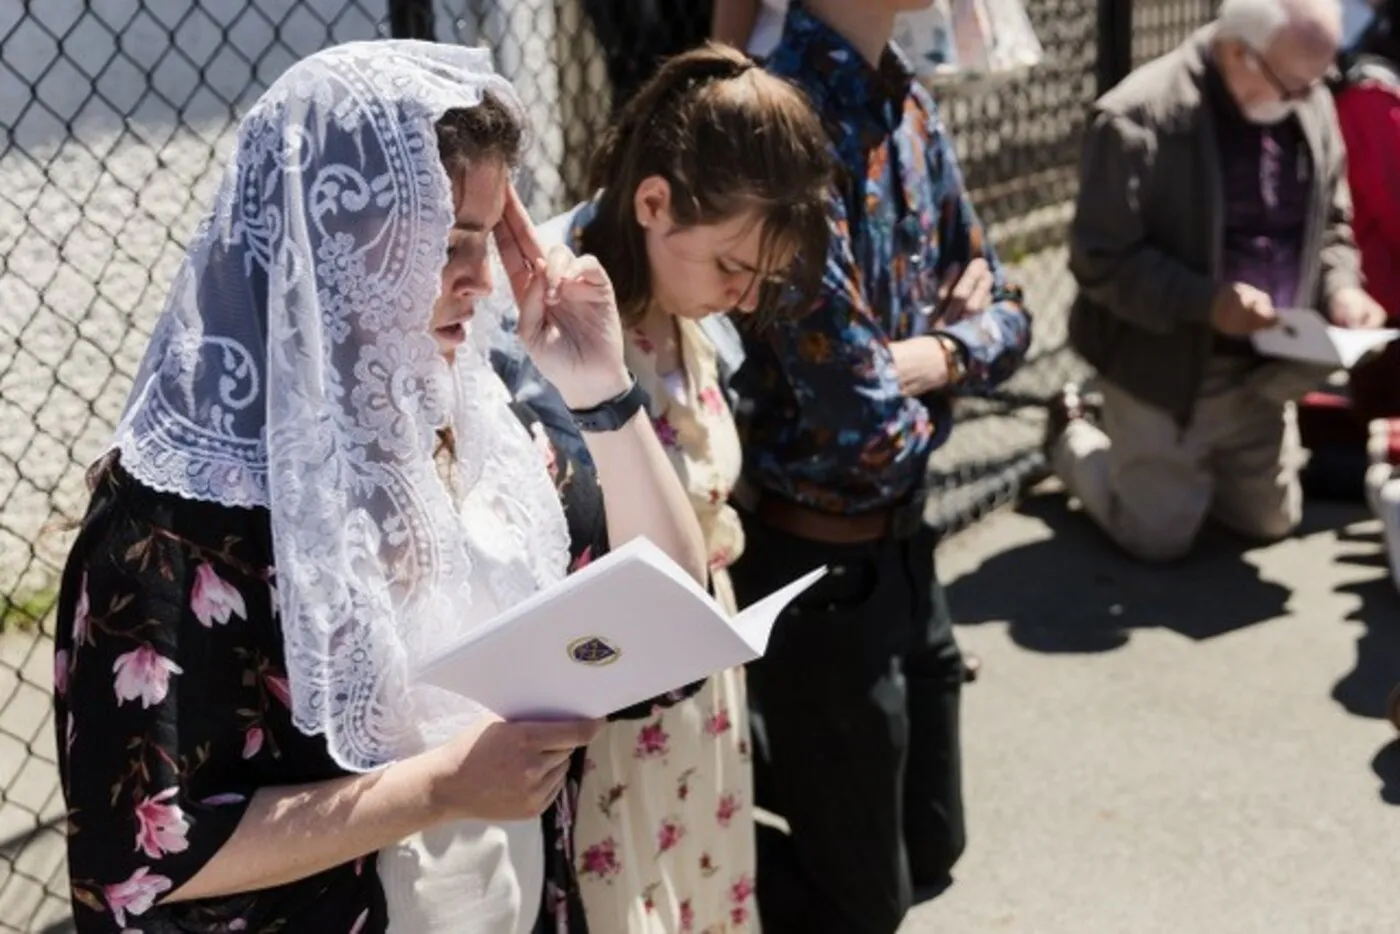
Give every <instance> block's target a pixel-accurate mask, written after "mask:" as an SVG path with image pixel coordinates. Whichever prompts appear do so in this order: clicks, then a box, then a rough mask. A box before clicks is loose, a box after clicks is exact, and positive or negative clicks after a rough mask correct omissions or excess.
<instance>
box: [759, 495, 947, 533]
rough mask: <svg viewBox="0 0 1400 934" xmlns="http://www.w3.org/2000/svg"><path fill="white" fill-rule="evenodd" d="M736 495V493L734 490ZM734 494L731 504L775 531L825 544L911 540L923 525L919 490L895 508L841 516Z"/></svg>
mask: <svg viewBox="0 0 1400 934" xmlns="http://www.w3.org/2000/svg"><path fill="white" fill-rule="evenodd" d="M735 492H736V494H737V493H738V492H739V491H737V490H736V491H735ZM745 493H746V494H747V495H736V496H735V498H734V499H735V502H736V504H738V505H739V506H740V507H741V508H744V509H747V510H748V511H749V512H751V513H753V514H754V515H755V516H756V517H757V518H758V519H759V520H760V521H762V522H764V523H766V524H767V525H771V526H772V527H773V528H775V529H778V530H779V531H782V532H786V533H788V534H789V535H794V536H796V537H797V538H805V539H807V540H809V541H814V542H821V543H823V544H826V545H865V544H869V543H870V542H877V541H880V540H881V539H884V538H911V537H913V535H914V533H916V532H917V531H918V530H919V529H920V528H921V527H922V526H923V517H924V504H925V502H926V501H927V498H928V497H927V495H926V494H925V493H923V492H922V491H921V492H919V493H918V494H916V495H915V496H913V497H911V498H910V499H909V500H908V501H907V502H905V503H902V504H901V505H899V506H890V507H887V508H885V509H877V510H874V511H872V512H863V513H857V514H854V515H844V514H841V513H834V512H826V511H824V510H821V509H813V508H812V507H810V506H803V505H801V504H799V503H794V502H792V501H791V500H787V499H783V498H781V497H778V496H768V495H765V494H762V493H758V494H753V493H749V492H748V491H745Z"/></svg>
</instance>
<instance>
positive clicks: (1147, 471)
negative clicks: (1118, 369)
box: [1051, 357, 1303, 561]
mask: <svg viewBox="0 0 1400 934" xmlns="http://www.w3.org/2000/svg"><path fill="white" fill-rule="evenodd" d="M1247 371H1248V361H1247V360H1245V359H1242V358H1241V359H1237V358H1230V357H1217V358H1214V359H1212V361H1211V363H1210V366H1209V368H1208V370H1207V377H1206V383H1205V387H1204V390H1203V392H1202V396H1201V398H1200V399H1199V400H1198V402H1197V405H1196V410H1195V414H1194V416H1193V418H1192V420H1191V422H1190V424H1189V425H1187V426H1186V427H1185V428H1183V427H1181V426H1180V425H1178V424H1177V422H1176V421H1175V420H1173V418H1172V417H1171V416H1170V415H1169V414H1167V413H1166V412H1165V411H1163V410H1162V409H1158V408H1156V407H1154V406H1151V405H1148V404H1146V403H1144V402H1141V401H1139V400H1138V399H1136V398H1135V397H1133V396H1130V395H1128V394H1127V393H1126V392H1124V391H1123V390H1121V389H1118V388H1117V387H1115V386H1112V385H1109V384H1107V383H1105V384H1103V385H1102V387H1101V389H1102V393H1103V412H1102V418H1101V419H1100V422H1099V426H1095V425H1093V424H1090V423H1088V422H1086V421H1083V420H1078V421H1073V422H1071V423H1070V425H1069V427H1068V428H1067V430H1066V431H1065V433H1064V435H1063V436H1062V437H1061V438H1060V439H1059V440H1058V441H1057V442H1056V444H1055V447H1054V448H1053V450H1052V452H1051V466H1052V467H1053V468H1054V470H1055V472H1056V473H1057V474H1058V475H1059V477H1060V479H1061V481H1062V482H1063V483H1064V484H1065V486H1066V487H1067V488H1068V489H1069V491H1070V493H1072V494H1073V495H1074V496H1076V497H1078V498H1079V500H1080V502H1081V503H1082V504H1083V506H1084V510H1085V512H1087V513H1088V514H1089V515H1090V516H1091V517H1092V518H1093V519H1094V521H1095V522H1096V523H1098V525H1099V526H1100V527H1101V528H1102V529H1103V530H1104V531H1105V532H1106V533H1107V534H1108V536H1109V537H1110V538H1112V539H1113V540H1114V541H1115V542H1116V543H1117V544H1118V545H1119V546H1120V547H1122V548H1123V549H1124V550H1125V551H1127V552H1128V553H1130V554H1132V555H1134V556H1136V557H1138V558H1140V559H1142V560H1144V561H1170V560H1172V559H1175V558H1180V557H1182V556H1184V555H1185V554H1186V553H1187V552H1188V551H1189V550H1190V549H1191V546H1192V544H1193V543H1194V541H1195V539H1196V535H1197V533H1198V532H1199V531H1200V529H1201V526H1202V525H1203V524H1204V523H1205V520H1206V518H1207V517H1213V518H1215V519H1216V520H1217V521H1219V522H1220V523H1221V524H1223V525H1225V526H1227V527H1229V528H1231V529H1233V530H1235V531H1236V532H1239V533H1241V534H1243V535H1245V536H1247V537H1250V538H1255V539H1265V540H1272V539H1277V538H1281V537H1283V536H1285V535H1287V534H1288V533H1289V532H1291V531H1292V530H1293V529H1294V528H1295V527H1297V525H1298V521H1299V519H1300V518H1301V517H1302V509H1303V502H1302V501H1303V496H1302V490H1301V488H1300V486H1299V482H1298V470H1299V468H1300V466H1301V463H1302V447H1301V444H1300V442H1299V439H1298V426H1297V422H1296V414H1295V411H1294V407H1293V404H1292V403H1291V402H1287V403H1285V402H1280V401H1277V400H1274V399H1270V398H1267V397H1265V396H1264V395H1261V394H1260V393H1259V392H1257V391H1256V390H1255V389H1254V388H1251V387H1250V386H1249V385H1247V380H1246V379H1245V378H1244V377H1245V374H1246V373H1247Z"/></svg>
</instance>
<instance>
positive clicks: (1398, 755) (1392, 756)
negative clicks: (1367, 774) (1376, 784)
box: [1371, 739, 1400, 805]
mask: <svg viewBox="0 0 1400 934" xmlns="http://www.w3.org/2000/svg"><path fill="white" fill-rule="evenodd" d="M1371 768H1372V770H1373V771H1375V773H1376V776H1377V777H1378V778H1380V780H1381V800H1382V801H1384V802H1385V803H1386V804H1397V805H1400V739H1397V740H1394V741H1392V742H1390V743H1387V744H1386V745H1385V746H1382V747H1381V751H1380V752H1378V753H1376V757H1375V758H1374V759H1372V760H1371Z"/></svg>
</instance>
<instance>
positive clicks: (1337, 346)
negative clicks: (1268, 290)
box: [1253, 308, 1400, 370]
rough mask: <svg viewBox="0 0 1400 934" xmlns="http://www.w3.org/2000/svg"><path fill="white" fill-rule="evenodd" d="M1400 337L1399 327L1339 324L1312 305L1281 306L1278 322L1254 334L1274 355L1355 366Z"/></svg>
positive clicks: (1258, 347)
mask: <svg viewBox="0 0 1400 934" xmlns="http://www.w3.org/2000/svg"><path fill="white" fill-rule="evenodd" d="M1397 337H1400V330H1397V329H1396V328H1339V327H1337V326H1335V325H1333V324H1329V323H1328V321H1327V319H1326V318H1324V317H1322V315H1320V314H1318V313H1317V312H1316V311H1313V310H1312V309H1311V308H1281V309H1279V312H1278V324H1277V325H1276V326H1274V327H1272V328H1269V329H1268V330H1267V331H1257V332H1255V334H1254V338H1253V340H1254V348H1255V349H1256V350H1258V351H1259V352H1260V353H1262V354H1266V355H1268V356H1270V357H1283V358H1284V359H1287V360H1302V361H1306V362H1308V363H1318V364H1321V365H1323V366H1335V367H1338V368H1340V369H1346V370H1349V369H1351V368H1352V367H1353V366H1354V365H1355V364H1356V362H1357V361H1358V360H1360V359H1361V358H1362V357H1364V356H1366V354H1368V353H1370V352H1371V351H1373V350H1375V349H1377V348H1379V347H1383V346H1384V345H1386V344H1388V343H1390V342H1391V341H1393V340H1395V339H1396V338H1397Z"/></svg>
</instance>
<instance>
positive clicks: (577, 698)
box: [417, 538, 826, 720]
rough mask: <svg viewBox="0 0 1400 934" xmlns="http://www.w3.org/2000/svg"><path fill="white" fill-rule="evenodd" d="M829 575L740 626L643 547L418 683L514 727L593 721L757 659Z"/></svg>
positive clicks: (639, 543) (603, 562) (440, 663)
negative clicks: (791, 611) (782, 620)
mask: <svg viewBox="0 0 1400 934" xmlns="http://www.w3.org/2000/svg"><path fill="white" fill-rule="evenodd" d="M825 573H826V568H817V569H816V570H814V571H812V572H811V573H809V574H807V575H805V576H804V577H802V578H800V579H798V580H795V581H793V582H792V583H791V584H788V585H787V586H786V587H784V588H782V589H781V590H778V591H776V592H774V593H773V594H771V595H770V596H768V597H766V598H764V599H763V600H760V601H759V602H758V603H755V604H754V605H753V606H751V607H749V608H748V609H746V610H744V611H743V612H742V613H740V614H738V615H737V616H735V617H732V618H731V617H730V616H729V615H728V614H727V613H726V612H725V611H724V609H723V608H721V607H720V605H719V604H718V603H716V602H715V600H714V598H713V597H711V596H710V595H709V594H708V593H706V592H705V590H704V588H702V587H701V586H700V585H699V584H697V583H696V582H695V581H694V579H692V578H691V576H690V575H689V574H687V573H686V572H685V571H684V570H682V569H681V567H680V566H679V565H677V564H676V563H675V562H674V561H672V560H671V559H670V558H669V557H667V555H666V554H665V553H664V552H663V551H662V550H661V549H660V548H658V547H656V545H654V544H652V543H651V542H650V541H648V540H647V539H645V538H639V539H634V540H633V541H631V542H628V543H627V544H626V545H623V546H622V547H621V548H618V549H617V550H615V551H613V552H611V553H610V554H608V555H606V556H604V557H603V558H600V559H598V560H597V561H594V562H593V563H592V564H590V565H589V566H588V567H586V568H584V569H583V570H581V571H578V572H577V573H575V574H572V575H570V576H569V577H566V578H565V579H564V580H563V581H561V582H560V583H559V584H557V585H555V586H554V587H551V588H549V589H548V590H544V591H541V592H540V593H537V594H535V595H534V596H532V597H531V598H530V599H528V600H526V601H524V602H523V603H521V604H520V605H519V606H516V607H514V608H513V609H510V610H507V611H506V612H504V613H502V614H501V615H500V616H498V617H496V618H495V619H494V620H492V621H491V622H489V623H487V624H486V625H485V626H483V627H481V628H480V629H478V630H476V631H475V632H472V633H471V634H470V635H468V636H467V637H465V638H464V639H463V640H462V641H461V642H459V643H458V644H457V645H455V646H452V647H451V648H449V649H446V650H445V651H443V652H442V653H440V654H439V655H438V656H437V657H435V658H432V659H429V660H428V661H427V662H425V663H424V664H423V666H422V667H421V668H420V669H419V671H418V673H417V674H418V677H419V678H421V679H422V680H423V681H425V682H427V683H428V684H431V685H434V686H436V687H440V688H444V689H446V690H449V691H452V692H454V693H456V694H460V695H462V696H463V697H468V698H471V699H472V700H474V701H476V702H477V703H479V704H481V705H482V706H484V707H486V708H487V709H488V710H491V711H493V712H494V713H496V714H497V715H499V716H501V717H502V718H504V719H507V720H524V719H561V718H583V719H596V718H600V717H604V716H607V715H608V714H610V713H615V712H616V711H618V710H622V709H624V708H626V707H630V706H632V705H633V704H638V703H641V702H643V701H645V700H648V699H650V698H653V697H656V696H658V695H661V694H665V693H666V692H667V691H671V690H675V689H676V688H680V687H684V686H685V685H687V684H690V683H691V682H694V681H699V680H701V679H703V678H707V677H709V676H710V675H713V674H716V673H718V672H721V671H724V670H725V669H727V668H733V667H734V666H736V665H742V664H745V663H746V662H751V661H753V660H754V659H756V658H758V657H759V656H761V655H762V654H763V653H764V651H765V650H766V649H767V647H768V636H769V634H770V633H771V632H772V630H773V624H774V623H776V622H777V620H778V616H779V615H780V614H781V613H782V611H783V610H784V609H785V608H786V607H787V605H788V604H789V603H790V602H791V601H792V600H793V598H795V597H796V596H797V595H798V594H800V593H802V592H803V591H804V590H806V589H807V588H808V587H810V586H812V584H814V583H816V582H817V580H819V579H820V578H821V577H822V575H824V574H825Z"/></svg>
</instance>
